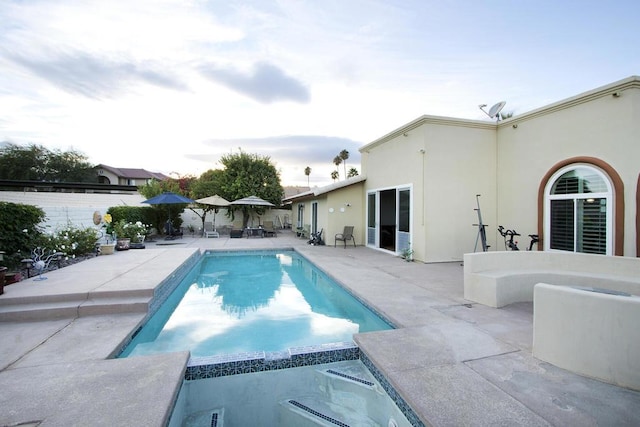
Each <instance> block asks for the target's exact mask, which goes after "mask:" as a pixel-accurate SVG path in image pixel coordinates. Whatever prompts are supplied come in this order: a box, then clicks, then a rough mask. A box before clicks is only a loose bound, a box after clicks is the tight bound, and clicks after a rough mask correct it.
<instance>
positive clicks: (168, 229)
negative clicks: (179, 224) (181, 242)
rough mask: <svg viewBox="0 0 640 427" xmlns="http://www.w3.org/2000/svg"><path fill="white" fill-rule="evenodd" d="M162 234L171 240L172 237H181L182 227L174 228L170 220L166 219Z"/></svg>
mask: <svg viewBox="0 0 640 427" xmlns="http://www.w3.org/2000/svg"><path fill="white" fill-rule="evenodd" d="M164 234H166V236H167V237H165V238H164V239H165V240H173V239H178V238H180V239H182V234H183V233H182V228H175V227H174V226H173V224H172V223H171V220H167V222H165V223H164Z"/></svg>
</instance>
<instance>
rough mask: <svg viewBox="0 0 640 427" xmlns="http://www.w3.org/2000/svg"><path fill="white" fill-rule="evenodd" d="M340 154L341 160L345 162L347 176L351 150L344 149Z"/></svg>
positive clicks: (345, 174)
mask: <svg viewBox="0 0 640 427" xmlns="http://www.w3.org/2000/svg"><path fill="white" fill-rule="evenodd" d="M338 156H340V160H342V163H343V164H344V176H345V177H347V159H348V158H349V152H348V151H347V150H342V151H341V152H340V154H338Z"/></svg>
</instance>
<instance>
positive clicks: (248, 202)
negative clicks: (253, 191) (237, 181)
mask: <svg viewBox="0 0 640 427" xmlns="http://www.w3.org/2000/svg"><path fill="white" fill-rule="evenodd" d="M229 204H230V205H243V206H249V207H273V206H275V205H274V204H273V203H271V202H268V201H266V200H264V199H261V198H260V197H258V196H249V197H244V198H242V199H238V200H234V201H233V202H231V203H229ZM251 225H252V226H253V215H251Z"/></svg>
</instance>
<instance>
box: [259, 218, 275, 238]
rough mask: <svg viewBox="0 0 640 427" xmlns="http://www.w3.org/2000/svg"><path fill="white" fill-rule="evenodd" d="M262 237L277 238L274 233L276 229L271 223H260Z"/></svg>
mask: <svg viewBox="0 0 640 427" xmlns="http://www.w3.org/2000/svg"><path fill="white" fill-rule="evenodd" d="M262 235H263V236H264V237H269V236H274V237H278V234H277V233H276V227H275V225H274V224H273V221H265V222H264V223H262Z"/></svg>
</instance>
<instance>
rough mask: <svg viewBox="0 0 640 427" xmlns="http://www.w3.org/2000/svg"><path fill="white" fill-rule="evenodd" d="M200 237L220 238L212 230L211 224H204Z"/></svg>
mask: <svg viewBox="0 0 640 427" xmlns="http://www.w3.org/2000/svg"><path fill="white" fill-rule="evenodd" d="M202 237H207V238H208V237H220V233H218V231H216V230H214V229H213V223H212V222H205V223H204V230H203V231H202Z"/></svg>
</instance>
